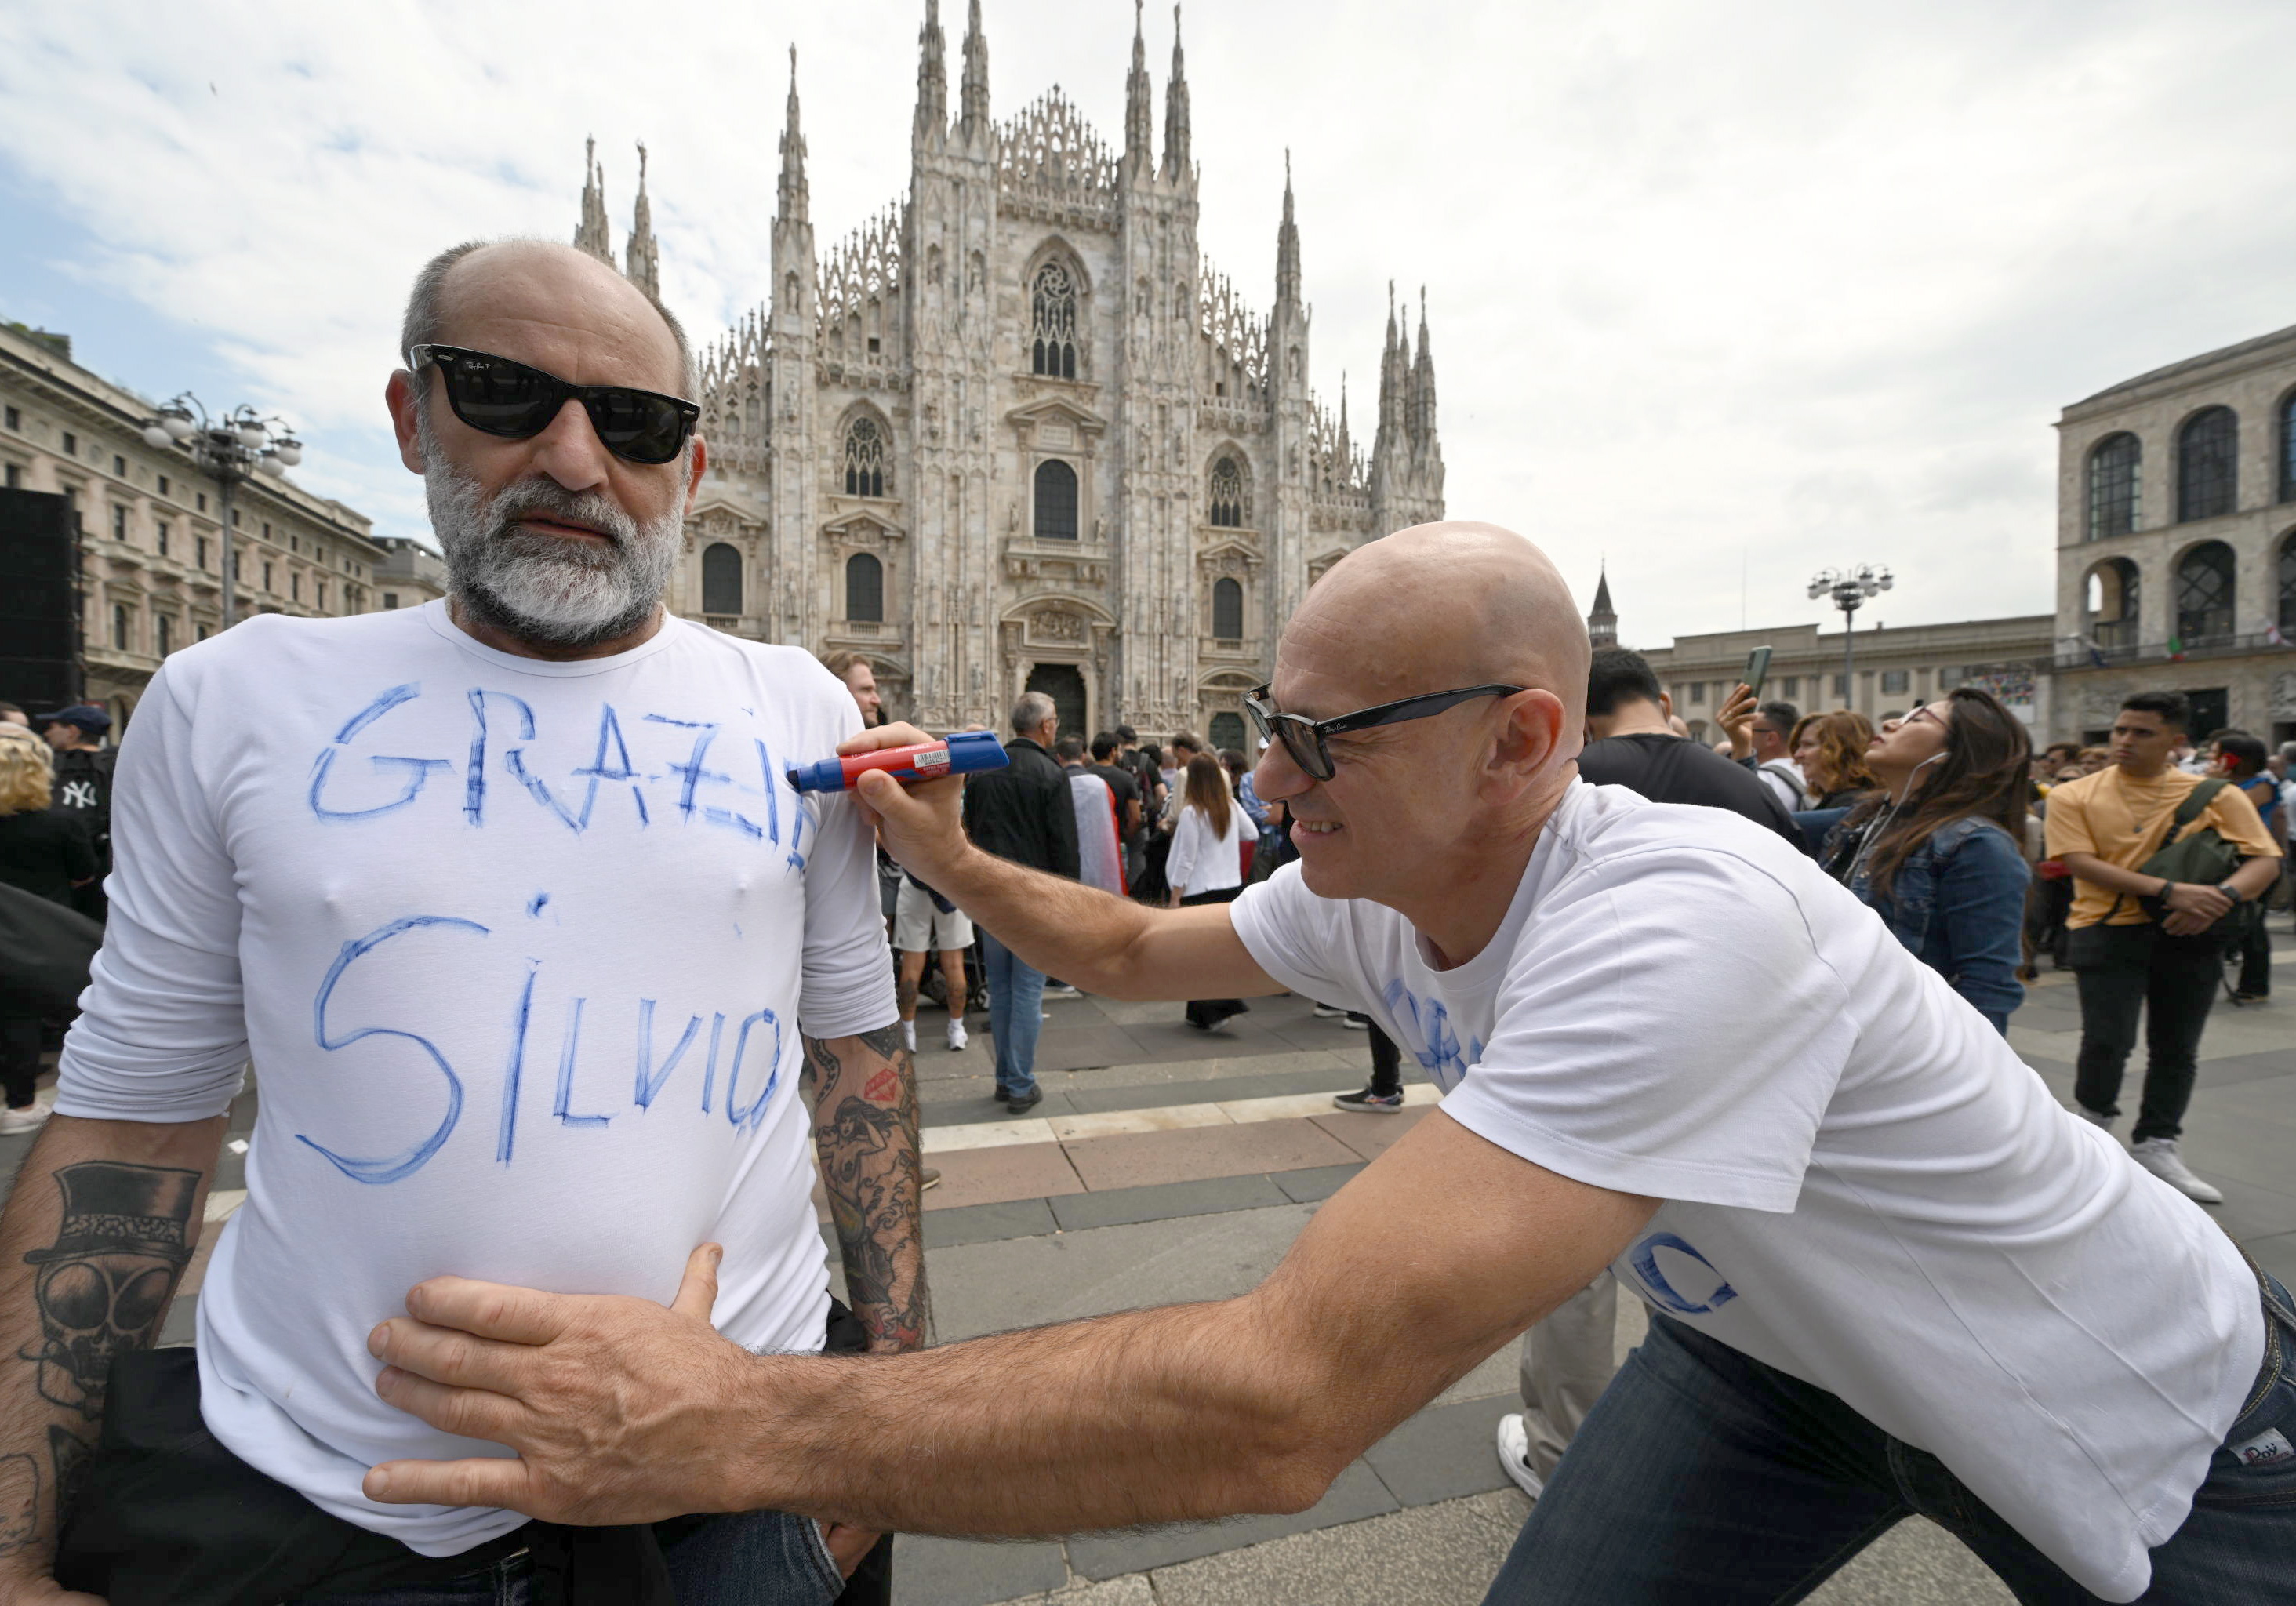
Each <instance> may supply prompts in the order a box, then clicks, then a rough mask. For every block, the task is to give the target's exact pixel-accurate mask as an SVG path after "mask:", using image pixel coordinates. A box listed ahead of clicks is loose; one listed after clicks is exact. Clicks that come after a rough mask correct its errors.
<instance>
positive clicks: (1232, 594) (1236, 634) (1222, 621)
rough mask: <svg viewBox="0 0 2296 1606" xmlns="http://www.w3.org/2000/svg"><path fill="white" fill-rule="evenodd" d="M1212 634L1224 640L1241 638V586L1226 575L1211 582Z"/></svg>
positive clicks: (1232, 640)
mask: <svg viewBox="0 0 2296 1606" xmlns="http://www.w3.org/2000/svg"><path fill="white" fill-rule="evenodd" d="M1212 635H1214V636H1215V637H1217V638H1218V640H1220V641H1224V642H1235V641H1242V639H1243V587H1242V585H1241V584H1239V583H1238V582H1236V581H1234V580H1232V579H1229V578H1226V576H1222V577H1221V578H1218V579H1217V580H1214V581H1213V582H1212Z"/></svg>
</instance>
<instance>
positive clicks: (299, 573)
mask: <svg viewBox="0 0 2296 1606" xmlns="http://www.w3.org/2000/svg"><path fill="white" fill-rule="evenodd" d="M155 411H156V409H155V408H154V407H153V406H152V403H150V402H149V401H147V400H145V399H144V398H143V397H140V396H137V395H136V394H135V392H133V391H131V390H128V389H124V388H123V387H121V386H119V385H115V384H112V383H111V381H108V380H105V379H102V378H101V377H99V376H98V375H96V374H94V373H90V372H89V371H88V370H87V369H86V368H84V367H82V366H80V365H78V363H76V362H74V361H72V358H71V342H70V340H69V339H68V338H67V337H65V336H62V335H58V334H50V333H47V332H43V331H36V330H28V329H25V328H23V327H22V326H21V325H17V324H0V484H4V485H5V486H6V487H7V488H9V489H12V490H29V491H45V492H48V493H50V494H52V495H61V496H65V497H67V498H68V499H69V500H70V510H71V518H72V520H73V523H74V527H75V529H77V530H78V544H79V550H78V559H79V577H78V578H79V594H80V603H81V617H80V635H81V642H82V662H83V667H84V668H85V670H86V693H85V694H86V698H87V700H88V701H91V702H96V703H102V704H103V705H104V706H105V707H107V708H108V709H110V710H111V717H112V720H113V729H114V734H117V733H118V732H119V730H120V729H122V728H124V727H125V725H126V724H127V718H128V716H129V715H130V714H131V713H132V712H133V711H134V709H135V701H136V700H137V699H138V698H139V697H141V696H142V695H143V687H144V685H145V684H146V683H148V682H149V681H150V680H151V678H152V671H153V670H154V669H157V668H159V667H160V660H162V659H164V658H166V657H167V656H168V653H170V652H172V651H175V650H176V648H178V647H182V646H186V645H188V644H189V643H193V642H195V641H204V640H206V639H207V637H208V636H209V635H211V634H213V633H214V631H215V630H216V629H217V627H219V625H220V624H221V622H222V617H223V608H222V596H223V593H222V578H221V577H222V563H223V545H224V544H223V539H222V533H223V532H222V526H221V525H220V524H219V523H218V522H217V513H216V511H215V510H216V509H217V505H218V503H219V501H220V498H219V496H218V494H217V486H216V484H215V482H214V481H213V480H212V479H209V478H207V477H206V476H205V475H203V474H201V472H200V471H199V470H198V468H197V467H196V466H195V465H194V464H193V463H192V461H191V459H190V458H189V457H188V456H186V455H184V453H182V452H180V451H177V450H176V449H174V448H172V447H168V448H160V449H154V448H153V447H150V446H147V445H145V444H144V441H143V424H144V422H145V421H147V420H148V419H150V418H151V417H152V415H153V414H154V412H155ZM233 516H234V525H235V527H236V533H237V536H238V540H237V542H236V543H235V545H236V547H237V552H238V558H239V569H238V581H237V590H238V602H239V608H240V611H241V614H242V617H244V616H245V615H246V614H250V613H258V612H260V613H289V614H295V615H298V616H301V617H316V616H324V615H334V614H345V613H365V612H366V611H368V610H370V609H372V608H373V606H374V587H373V577H374V569H375V567H376V565H377V564H378V563H379V562H380V561H381V559H382V557H383V553H382V550H381V547H380V546H379V545H377V544H376V543H375V541H374V540H373V538H372V537H371V536H370V535H369V528H370V527H369V521H368V520H366V519H365V517H364V516H363V515H361V514H359V513H357V512H353V511H352V510H351V509H349V508H348V507H345V506H344V505H343V504H341V503H340V502H332V501H329V500H327V499H325V498H324V497H320V496H313V495H312V494H311V493H310V492H308V491H306V490H304V489H303V488H301V487H299V486H297V485H294V484H292V483H291V482H290V481H289V480H288V479H286V478H285V477H284V476H283V475H282V476H276V477H275V476H270V475H263V476H258V477H257V478H256V479H250V480H247V481H244V482H242V485H241V486H240V488H239V489H238V491H237V492H236V493H235V505H234V508H233Z"/></svg>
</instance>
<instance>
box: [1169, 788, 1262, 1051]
mask: <svg viewBox="0 0 2296 1606" xmlns="http://www.w3.org/2000/svg"><path fill="white" fill-rule="evenodd" d="M1181 774H1182V779H1181V785H1182V786H1183V787H1185V789H1186V790H1185V791H1183V792H1182V794H1181V802H1180V817H1179V818H1178V819H1177V821H1175V822H1174V823H1173V825H1172V853H1171V856H1170V857H1169V858H1168V859H1166V860H1165V862H1164V876H1165V879H1166V880H1167V881H1169V882H1170V883H1171V892H1170V895H1169V896H1170V898H1171V906H1172V907H1173V908H1175V909H1177V908H1180V907H1182V906H1183V905H1193V904H1227V903H1234V901H1235V895H1236V894H1237V893H1239V892H1241V891H1242V890H1243V842H1244V833H1245V832H1247V831H1249V830H1250V829H1251V822H1250V821H1248V820H1246V819H1245V818H1244V814H1243V810H1242V807H1239V806H1238V805H1237V803H1236V800H1235V799H1234V797H1233V796H1231V795H1230V794H1229V792H1228V789H1227V772H1226V771H1225V770H1223V769H1221V768H1220V762H1219V760H1218V759H1217V758H1213V757H1212V756H1211V755H1210V753H1198V754H1197V755H1196V756H1195V757H1194V758H1191V759H1189V760H1188V767H1187V768H1186V769H1185V770H1184V771H1182V772H1181ZM1250 1008H1251V1006H1250V1005H1249V1004H1245V1003H1244V1001H1243V1000H1242V999H1241V998H1192V999H1190V1000H1189V1001H1188V1024H1189V1025H1190V1026H1193V1027H1195V1028H1198V1029H1199V1030H1201V1031H1210V1030H1212V1029H1213V1028H1216V1027H1218V1025H1219V1024H1220V1023H1221V1022H1222V1021H1224V1020H1226V1019H1227V1018H1228V1017H1229V1016H1231V1015H1241V1014H1242V1013H1244V1012H1246V1011H1247V1010H1248V1009H1250Z"/></svg>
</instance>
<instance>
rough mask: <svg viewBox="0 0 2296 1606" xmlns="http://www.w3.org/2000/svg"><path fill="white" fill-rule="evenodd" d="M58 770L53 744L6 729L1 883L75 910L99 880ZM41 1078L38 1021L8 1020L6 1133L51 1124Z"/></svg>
mask: <svg viewBox="0 0 2296 1606" xmlns="http://www.w3.org/2000/svg"><path fill="white" fill-rule="evenodd" d="M54 797H55V767H54V765H53V761H52V760H51V759H50V758H49V757H48V744H47V743H46V742H42V741H41V740H40V739H39V738H38V737H37V736H35V735H33V734H32V733H31V732H29V731H28V730H26V729H24V728H23V727H22V726H21V725H0V881H4V882H6V883H7V884H8V885H9V886H12V887H15V888H17V889H21V890H22V891H25V892H29V893H33V894H35V895H36V896H37V897H45V898H46V899H47V900H48V901H49V902H50V903H53V904H61V905H63V906H64V907H65V908H67V909H69V908H70V907H71V906H72V890H73V889H75V888H77V887H83V886H86V884H87V883H88V882H89V881H94V879H95V872H96V863H95V848H94V846H93V845H91V844H90V843H89V841H88V840H87V832H86V828H84V827H83V826H82V825H81V824H80V823H79V821H78V819H77V818H75V817H74V816H72V815H68V814H59V813H57V812H55V811H54V810H53V809H52V808H51V807H49V805H50V804H51V803H52V802H53V800H54ZM39 1075H40V1020H39V1017H38V1016H37V1015H5V1016H0V1089H4V1090H5V1094H6V1097H7V1105H8V1107H7V1108H6V1109H5V1110H0V1133H16V1132H29V1131H31V1130H32V1129H33V1128H34V1127H37V1126H38V1125H39V1124H40V1123H41V1122H42V1121H44V1120H45V1119H46V1118H47V1111H46V1110H43V1109H41V1108H40V1107H39V1106H38V1103H37V1100H36V1098H35V1094H37V1091H38V1087H39Z"/></svg>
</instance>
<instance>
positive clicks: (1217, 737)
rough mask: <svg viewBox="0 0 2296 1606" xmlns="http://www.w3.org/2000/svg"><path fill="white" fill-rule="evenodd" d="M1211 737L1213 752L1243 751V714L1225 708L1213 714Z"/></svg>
mask: <svg viewBox="0 0 2296 1606" xmlns="http://www.w3.org/2000/svg"><path fill="white" fill-rule="evenodd" d="M1211 738H1212V750H1213V751H1214V752H1226V751H1227V750H1230V749H1234V750H1235V751H1237V752H1239V753H1240V752H1242V751H1243V716H1242V715H1241V714H1236V713H1231V712H1229V711H1228V710H1226V709H1222V710H1221V711H1220V712H1218V713H1217V714H1215V715H1213V716H1212V728H1211Z"/></svg>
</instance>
